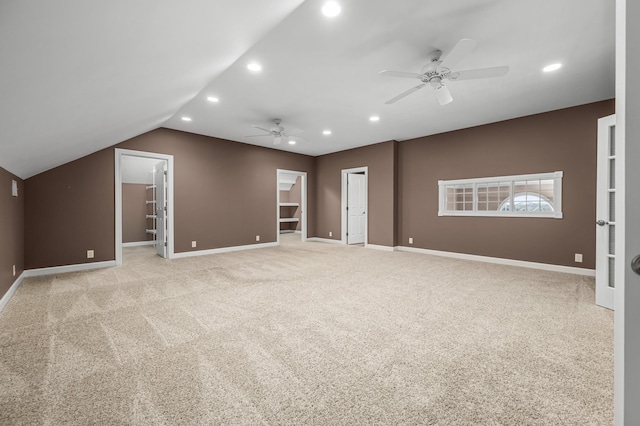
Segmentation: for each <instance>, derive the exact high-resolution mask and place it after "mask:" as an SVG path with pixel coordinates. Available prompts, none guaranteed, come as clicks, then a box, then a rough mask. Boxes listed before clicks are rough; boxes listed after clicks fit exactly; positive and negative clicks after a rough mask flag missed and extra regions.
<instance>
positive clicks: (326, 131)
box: [322, 130, 331, 136]
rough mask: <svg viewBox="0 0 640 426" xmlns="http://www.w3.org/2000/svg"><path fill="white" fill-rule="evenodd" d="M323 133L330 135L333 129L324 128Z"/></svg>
mask: <svg viewBox="0 0 640 426" xmlns="http://www.w3.org/2000/svg"><path fill="white" fill-rule="evenodd" d="M322 134H323V135H327V136H328V135H330V134H331V130H323V131H322Z"/></svg>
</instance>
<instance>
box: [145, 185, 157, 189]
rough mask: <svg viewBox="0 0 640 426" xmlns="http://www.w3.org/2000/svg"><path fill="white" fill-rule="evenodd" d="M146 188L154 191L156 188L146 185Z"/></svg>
mask: <svg viewBox="0 0 640 426" xmlns="http://www.w3.org/2000/svg"><path fill="white" fill-rule="evenodd" d="M146 188H147V189H156V186H155V185H147V186H146Z"/></svg>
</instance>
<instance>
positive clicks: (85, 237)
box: [25, 149, 115, 269]
mask: <svg viewBox="0 0 640 426" xmlns="http://www.w3.org/2000/svg"><path fill="white" fill-rule="evenodd" d="M25 188H26V189H25V190H26V197H25V266H26V268H27V269H32V268H42V267H50V266H61V265H73V264H79V263H90V262H100V261H106V260H114V259H115V240H114V238H115V237H114V232H115V213H114V209H115V195H114V192H115V181H114V160H113V150H112V149H111V150H102V151H98V152H96V153H94V154H91V155H89V156H86V157H83V158H80V159H78V160H76V161H72V162H70V163H67V164H64V165H62V166H59V167H56V168H54V169H51V170H48V171H46V172H43V173H40V174H38V175H36V176H33V177H31V178H29V179H27V180H26V181H25ZM87 250H94V253H95V257H94V258H93V259H87Z"/></svg>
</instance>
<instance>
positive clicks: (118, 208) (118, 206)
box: [113, 148, 174, 266]
mask: <svg viewBox="0 0 640 426" xmlns="http://www.w3.org/2000/svg"><path fill="white" fill-rule="evenodd" d="M113 152H114V160H115V167H114V174H115V215H116V223H115V225H116V226H115V245H116V260H115V263H116V265H117V266H119V265H122V247H123V244H122V164H121V163H122V157H123V156H131V157H142V158H152V159H157V160H158V161H166V162H167V218H168V219H167V257H168V258H169V259H172V258H173V252H174V240H173V233H174V231H173V226H174V224H173V218H174V215H173V204H174V203H173V198H174V195H173V155H169V154H158V153H155V152H146V151H135V150H131V149H122V148H114V150H113Z"/></svg>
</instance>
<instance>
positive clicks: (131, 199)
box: [122, 183, 152, 243]
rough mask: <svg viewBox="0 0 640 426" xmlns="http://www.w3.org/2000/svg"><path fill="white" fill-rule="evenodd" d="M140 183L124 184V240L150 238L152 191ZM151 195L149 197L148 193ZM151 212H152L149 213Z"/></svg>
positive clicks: (129, 241)
mask: <svg viewBox="0 0 640 426" xmlns="http://www.w3.org/2000/svg"><path fill="white" fill-rule="evenodd" d="M146 188H147V185H145V184H140V183H123V184H122V242H123V243H134V242H139V241H147V240H149V238H148V236H150V235H151V234H147V218H146V217H147V210H148V209H147V203H146V201H147V199H149V200H151V196H150V194H151V191H152V190H147V189H146ZM148 194H149V197H148V198H147V195H148ZM149 214H151V213H149Z"/></svg>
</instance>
